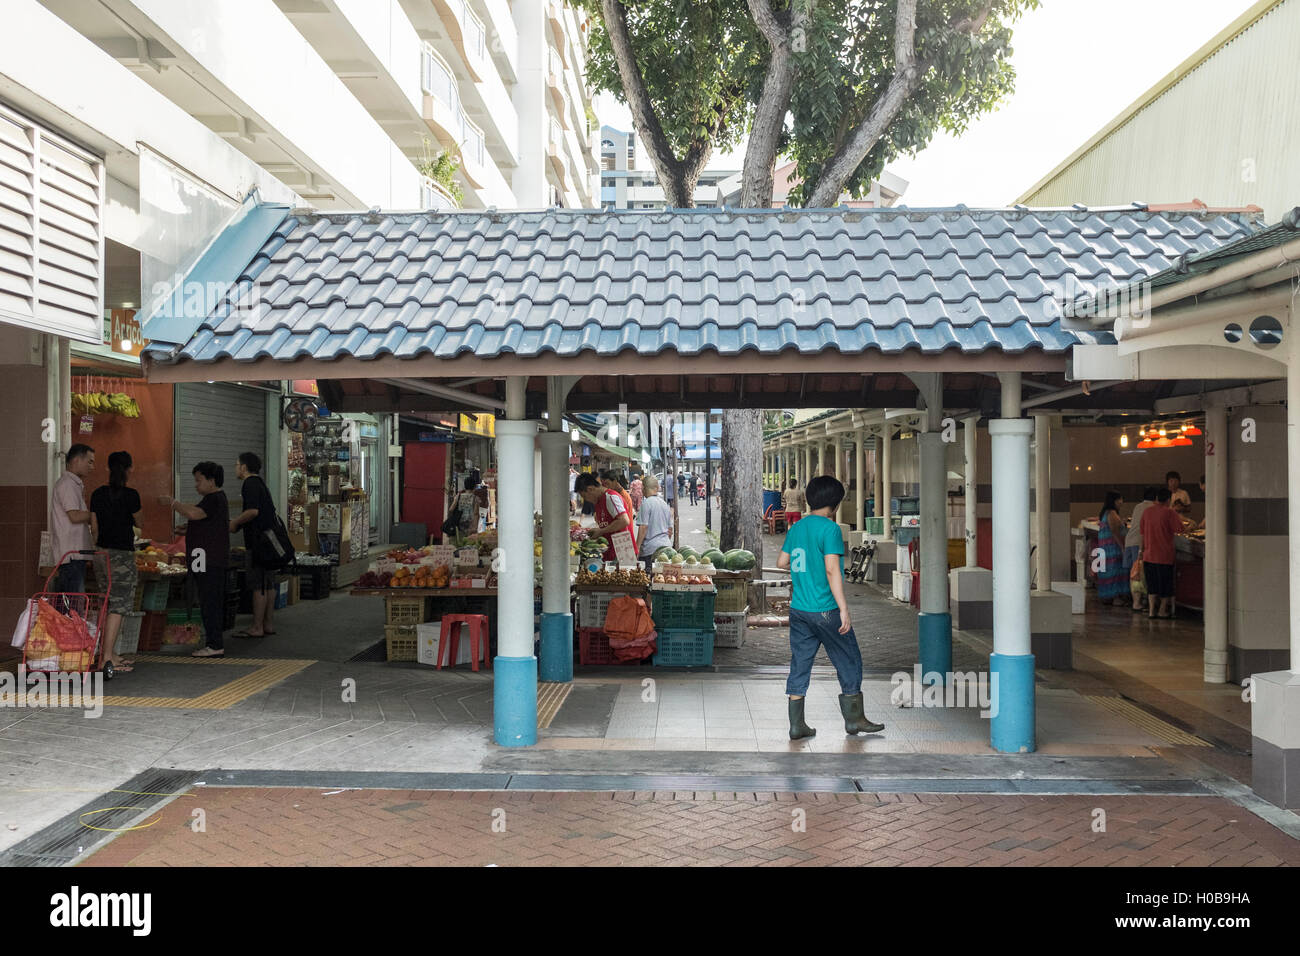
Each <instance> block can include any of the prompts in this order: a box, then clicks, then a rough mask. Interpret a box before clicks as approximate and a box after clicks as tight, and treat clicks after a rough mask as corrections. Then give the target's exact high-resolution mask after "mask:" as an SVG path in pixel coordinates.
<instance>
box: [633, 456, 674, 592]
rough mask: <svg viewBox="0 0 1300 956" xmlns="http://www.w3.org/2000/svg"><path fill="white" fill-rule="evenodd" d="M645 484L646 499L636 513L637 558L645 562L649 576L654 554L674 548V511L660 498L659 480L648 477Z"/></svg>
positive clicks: (651, 476)
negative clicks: (661, 549)
mask: <svg viewBox="0 0 1300 956" xmlns="http://www.w3.org/2000/svg"><path fill="white" fill-rule="evenodd" d="M643 484H644V488H645V498H643V499H642V501H641V510H640V511H638V512H637V513H636V528H637V548H636V553H637V557H639V558H640V559H641V560H642V561H644V562H645V569H646V573H647V574H648V573H650V570H651V565H652V564H653V563H654V553H655V552H656V551H658V550H659V549H660V548H666V547H671V546H672V543H673V510H672V508H670V507H669V506H668V502H666V501H664V500H663V498H661V497H659V481H658V479H656V478H655V477H654V476H653V475H646V476H645V480H644V483H643Z"/></svg>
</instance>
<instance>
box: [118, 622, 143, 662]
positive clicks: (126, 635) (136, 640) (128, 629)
mask: <svg viewBox="0 0 1300 956" xmlns="http://www.w3.org/2000/svg"><path fill="white" fill-rule="evenodd" d="M144 616H145V615H144V611H130V612H128V613H126V614H123V615H122V628H121V630H119V631H118V632H117V646H116V648H115V650H116V653H118V654H134V653H135V652H136V649H137V648H138V647H139V646H140V628H141V627H142V626H143V624H144Z"/></svg>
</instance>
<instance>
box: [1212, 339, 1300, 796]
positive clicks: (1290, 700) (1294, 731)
mask: <svg viewBox="0 0 1300 956" xmlns="http://www.w3.org/2000/svg"><path fill="white" fill-rule="evenodd" d="M1293 314H1294V313H1293ZM1297 331H1298V330H1297V328H1296V324H1295V323H1294V322H1293V323H1292V325H1291V333H1290V334H1289V335H1288V336H1287V342H1288V348H1289V352H1290V355H1289V360H1290V361H1289V363H1288V364H1289V367H1288V369H1287V377H1286V474H1287V488H1286V491H1287V528H1286V531H1287V566H1288V569H1289V572H1290V573H1289V574H1288V576H1287V577H1288V586H1287V593H1288V596H1289V598H1290V603H1289V607H1288V614H1287V625H1288V629H1289V631H1290V642H1289V643H1290V664H1289V667H1288V669H1286V670H1276V671H1268V672H1266V673H1262V674H1254V675H1252V682H1253V686H1254V691H1255V703H1254V706H1252V707H1251V709H1250V733H1251V763H1250V767H1251V787H1252V789H1254V791H1255V793H1257V794H1259V796H1261V797H1263V798H1264V799H1265V800H1267V801H1269V803H1272V804H1275V805H1276V806H1279V807H1285V808H1286V809H1288V810H1294V809H1300V507H1297V502H1300V335H1297V334H1296V332H1297ZM1225 437H1226V436H1225ZM1243 448H1244V442H1243ZM1208 481H1209V475H1208V474H1207V475H1206V482H1207V483H1208ZM1206 537H1207V538H1208V537H1209V532H1208V531H1207V532H1206ZM1206 572H1207V574H1208V572H1209V568H1208V567H1207V568H1206Z"/></svg>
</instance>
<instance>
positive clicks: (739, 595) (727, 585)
mask: <svg viewBox="0 0 1300 956" xmlns="http://www.w3.org/2000/svg"><path fill="white" fill-rule="evenodd" d="M713 586H714V587H716V588H717V589H718V599H717V602H716V603H715V605H714V612H715V613H726V614H734V613H736V612H737V611H743V610H745V608H747V607H749V575H748V574H745V575H739V576H736V577H732V576H729V575H728V576H723V575H714V578H713Z"/></svg>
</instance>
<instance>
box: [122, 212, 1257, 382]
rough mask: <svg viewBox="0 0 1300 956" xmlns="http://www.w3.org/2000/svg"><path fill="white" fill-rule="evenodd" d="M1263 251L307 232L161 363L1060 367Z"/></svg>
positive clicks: (905, 229)
mask: <svg viewBox="0 0 1300 956" xmlns="http://www.w3.org/2000/svg"><path fill="white" fill-rule="evenodd" d="M1250 232H1251V224H1250V220H1249V219H1248V218H1247V217H1245V216H1225V215H1216V216H1207V215H1200V214H1195V213H1187V214H1175V213H1166V214H1156V213H1150V212H1146V211H1142V210H1135V209H1122V210H1109V211H1087V210H1051V211H1037V212H1036V211H1033V210H1024V209H1016V210H971V209H966V208H965V207H960V206H959V207H956V208H954V209H932V210H917V209H870V210H858V209H852V210H850V209H833V210H799V209H795V210H770V211H768V210H763V211H730V210H723V211H718V210H667V211H662V212H652V213H648V212H634V213H626V212H625V213H618V212H591V211H566V210H549V211H544V212H510V213H496V212H492V211H487V212H468V213H467V212H460V213H449V214H435V213H411V214H383V213H360V214H349V213H314V212H294V213H291V214H287V215H286V216H285V217H284V219H283V221H282V222H281V223H280V224H279V226H278V227H276V228H275V229H274V230H273V231H272V232H271V233H270V237H269V238H268V239H267V240H266V241H265V242H264V243H263V244H262V246H261V248H260V249H259V250H258V251H257V252H256V254H254V255H253V256H252V257H251V258H250V260H249V261H248V263H247V265H246V266H245V267H243V269H242V270H241V273H240V275H239V277H238V279H239V281H238V284H237V285H236V286H235V287H234V291H233V292H232V294H231V295H229V296H227V297H226V298H225V299H223V300H222V301H221V302H220V304H219V305H218V306H217V307H216V308H215V309H213V310H212V311H211V312H210V313H209V314H207V315H205V316H202V317H199V318H195V319H193V320H191V328H192V329H193V331H192V332H191V333H190V334H189V335H188V336H184V335H182V336H175V337H174V338H171V339H168V338H166V337H164V336H160V337H158V338H162V342H158V341H155V344H154V345H153V346H151V348H150V358H151V360H152V361H154V362H160V363H166V362H174V361H185V360H191V361H198V362H212V361H216V360H219V359H223V358H233V359H235V360H237V361H252V360H255V359H259V358H263V357H269V358H273V359H280V360H292V359H297V358H304V357H311V358H315V359H322V360H330V359H338V358H343V357H353V358H359V359H370V358H377V357H381V356H388V355H391V356H395V357H397V358H416V357H419V356H435V357H440V358H453V357H455V356H458V355H461V354H472V355H474V356H477V357H480V358H482V357H492V356H498V355H504V354H513V355H518V356H534V355H540V354H544V353H548V352H550V353H555V354H557V355H560V356H573V355H578V354H581V353H595V354H597V355H613V354H616V353H619V352H622V351H625V350H629V349H631V350H634V351H636V352H638V353H642V354H656V353H660V352H664V351H668V352H675V353H677V354H682V355H694V354H699V353H704V352H710V351H711V352H716V353H718V354H721V355H735V354H739V353H741V352H744V351H747V350H755V351H758V352H760V353H763V354H773V355H775V354H780V353H782V352H786V351H788V350H795V351H798V352H800V353H804V354H810V353H813V354H815V353H819V352H823V351H838V352H841V353H846V354H856V353H862V352H866V351H869V350H879V351H882V352H886V353H901V352H905V351H909V350H915V351H920V352H922V353H942V352H945V351H949V350H959V351H961V352H964V353H979V352H983V351H987V350H1000V351H1003V352H1012V353H1016V352H1023V351H1026V350H1032V349H1041V350H1044V351H1048V352H1055V353H1059V352H1063V351H1064V350H1066V349H1067V348H1068V347H1069V346H1071V345H1072V344H1074V343H1076V342H1079V341H1089V342H1095V341H1103V342H1104V341H1110V338H1109V335H1108V333H1104V332H1103V333H1090V332H1075V331H1071V330H1068V329H1063V328H1062V327H1061V323H1060V320H1059V317H1058V316H1057V314H1056V309H1055V308H1054V307H1053V303H1054V302H1055V301H1056V300H1057V299H1058V298H1059V297H1060V296H1061V295H1062V294H1063V291H1062V290H1063V289H1064V288H1066V287H1069V286H1070V285H1071V284H1073V288H1074V289H1075V291H1077V290H1078V289H1079V288H1080V287H1082V288H1083V289H1085V290H1086V289H1090V288H1099V287H1102V286H1113V285H1117V284H1123V283H1126V282H1128V281H1130V280H1132V279H1134V278H1137V277H1141V276H1148V275H1151V274H1154V273H1157V272H1159V271H1161V270H1163V269H1167V268H1168V267H1169V266H1171V265H1172V264H1173V263H1174V262H1175V261H1176V260H1177V259H1178V258H1179V257H1180V256H1183V255H1185V254H1188V253H1196V252H1202V251H1205V250H1209V249H1213V248H1215V247H1217V246H1219V245H1222V244H1223V243H1225V242H1228V241H1230V240H1233V239H1238V238H1241V237H1243V236H1246V235H1248V234H1249V233H1250ZM218 242H220V240H218ZM232 278H233V277H232ZM162 319H163V320H162V321H159V322H158V323H157V325H158V327H159V328H160V329H162V328H175V324H174V323H173V322H171V321H166V317H165V316H164V317H162ZM146 335H147V336H148V337H150V338H155V336H153V335H152V334H151V333H150V331H149V330H146ZM168 341H172V342H174V343H175V346H177V348H172V347H168V346H166V345H165V344H163V343H165V342H168ZM426 374H427V373H426Z"/></svg>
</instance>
